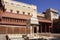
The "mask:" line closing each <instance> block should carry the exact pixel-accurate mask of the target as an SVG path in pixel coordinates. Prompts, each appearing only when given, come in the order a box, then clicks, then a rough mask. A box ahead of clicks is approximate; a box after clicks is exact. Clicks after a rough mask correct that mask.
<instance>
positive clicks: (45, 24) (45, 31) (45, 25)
mask: <svg viewBox="0 0 60 40" xmlns="http://www.w3.org/2000/svg"><path fill="white" fill-rule="evenodd" d="M45 33H46V24H45Z"/></svg>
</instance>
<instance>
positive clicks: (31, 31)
mask: <svg viewBox="0 0 60 40" xmlns="http://www.w3.org/2000/svg"><path fill="white" fill-rule="evenodd" d="M32 29H33V28H32V26H30V34H32V33H33V30H32Z"/></svg>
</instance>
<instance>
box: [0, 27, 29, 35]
mask: <svg viewBox="0 0 60 40" xmlns="http://www.w3.org/2000/svg"><path fill="white" fill-rule="evenodd" d="M6 33H8V34H25V33H30V29H29V28H25V27H0V34H6Z"/></svg>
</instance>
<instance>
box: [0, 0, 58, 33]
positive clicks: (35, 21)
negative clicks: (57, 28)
mask: <svg viewBox="0 0 60 40" xmlns="http://www.w3.org/2000/svg"><path fill="white" fill-rule="evenodd" d="M55 19H59V16H58V11H57V10H55V9H52V8H49V9H47V10H46V11H45V12H42V13H38V12H37V6H35V5H31V4H25V3H22V2H17V1H11V0H8V1H6V0H3V1H0V34H35V33H50V32H51V29H52V28H53V26H52V25H53V20H55Z"/></svg>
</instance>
